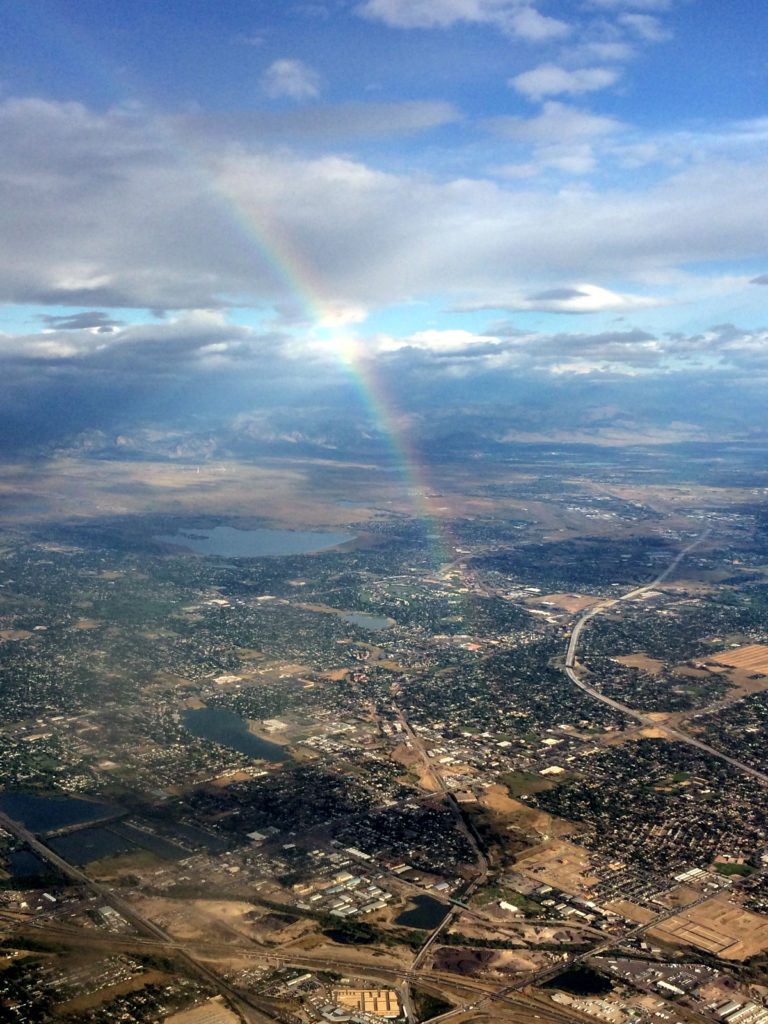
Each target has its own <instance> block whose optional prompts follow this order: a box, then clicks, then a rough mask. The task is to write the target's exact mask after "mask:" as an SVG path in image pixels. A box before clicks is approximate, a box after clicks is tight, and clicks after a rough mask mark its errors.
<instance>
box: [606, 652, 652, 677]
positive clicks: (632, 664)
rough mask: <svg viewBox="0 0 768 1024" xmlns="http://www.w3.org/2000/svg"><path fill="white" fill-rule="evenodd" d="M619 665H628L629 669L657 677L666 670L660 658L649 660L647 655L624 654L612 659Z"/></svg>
mask: <svg viewBox="0 0 768 1024" xmlns="http://www.w3.org/2000/svg"><path fill="white" fill-rule="evenodd" d="M611 661H617V662H618V663H619V665H626V666H627V668H639V669H641V670H642V671H643V672H647V673H648V675H651V676H657V675H658V674H659V673H660V672H661V670H662V669H663V668H664V662H663V661H659V659H658V658H649V657H648V655H647V654H622V655H620V656H619V657H617V658H611Z"/></svg>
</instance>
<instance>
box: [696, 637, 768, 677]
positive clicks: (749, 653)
mask: <svg viewBox="0 0 768 1024" xmlns="http://www.w3.org/2000/svg"><path fill="white" fill-rule="evenodd" d="M708 660H709V661H712V662H714V663H715V664H716V665H727V666H728V667H729V668H743V669H746V670H747V671H748V672H760V673H765V674H768V644H748V645H747V646H746V647H736V648H733V649H731V650H727V651H719V652H718V653H717V654H714V655H711V656H710V658H709V659H708Z"/></svg>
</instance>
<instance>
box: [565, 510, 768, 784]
mask: <svg viewBox="0 0 768 1024" xmlns="http://www.w3.org/2000/svg"><path fill="white" fill-rule="evenodd" d="M710 532H711V531H709V530H707V531H705V532H704V533H703V534H701V536H699V537H697V538H696V539H695V540H694V541H691V543H690V544H689V545H688V546H687V547H685V548H683V550H682V551H680V552H679V553H678V554H677V555H676V557H675V558H674V560H673V561H672V562H670V564H669V565H668V566H667V568H666V569H665V570H664V571H663V572H661V573H659V575H658V576H657V577H656V578H655V579H653V580H651V582H650V583H645V584H644V585H643V586H641V587H635V588H634V589H633V590H630V591H629V592H628V593H626V594H622V595H621V596H620V597H614V598H609V599H608V600H605V601H600V602H599V604H596V605H594V607H592V608H590V609H589V611H587V612H585V613H584V614H583V615H582V616H580V618H579V619H577V620H576V622H575V623H574V626H573V629H572V631H571V636H570V639H569V641H568V649H567V651H566V654H565V663H564V665H563V671H564V672H565V674H566V675H567V676H568V678H569V679H570V680H571V682H572V683H573V684H574V685H575V686H578V688H579V689H580V690H582V691H583V692H584V693H586V694H588V695H589V696H590V697H592V698H593V699H594V700H599V701H600V702H601V703H603V704H606V705H607V706H608V707H610V708H613V709H614V711H618V712H620V713H621V714H623V715H626V716H627V717H628V718H631V719H634V721H636V722H638V723H639V724H640V725H645V726H648V727H650V728H653V729H658V730H659V731H660V732H663V733H664V734H665V735H666V736H667V737H668V738H669V739H671V740H676V741H677V742H678V743H686V744H688V746H689V747H696V749H697V750H701V751H702V752H703V753H705V754H709V755H710V756H712V757H717V758H719V759H720V760H721V761H725V762H726V763H727V764H729V765H731V767H733V768H736V769H737V770H738V771H740V772H743V773H744V774H745V775H751V776H752V778H753V779H757V781H758V782H760V783H761V784H762V785H763V786H768V774H766V773H765V772H761V771H759V770H758V769H757V768H753V767H752V766H751V765H748V764H745V763H744V762H743V761H739V760H738V759H737V758H735V757H730V756H729V755H728V754H724V753H723V752H722V751H721V750H716V749H715V748H714V747H710V746H709V744H708V743H704V742H703V741H702V740H699V739H697V738H696V737H695V736H691V735H690V734H689V733H686V732H683V731H682V730H681V729H675V728H674V727H672V726H669V725H664V724H663V723H662V722H659V721H658V720H657V719H656V718H653V717H652V716H651V715H648V714H645V713H643V712H642V711H637V710H636V709H635V708H631V707H628V706H627V705H626V704H622V703H621V702H620V701H617V700H614V699H613V698H612V697H608V696H607V695H606V694H604V693H601V692H600V690H598V689H596V688H595V687H594V686H590V684H589V683H587V682H586V681H585V680H584V679H583V678H582V677H581V676H580V675H579V673H578V672H577V661H576V654H577V651H578V646H579V640H580V639H581V634H582V633H583V632H584V629H585V627H586V626H587V625H588V624H589V622H591V620H592V619H594V618H595V617H596V616H598V615H600V614H601V613H602V612H605V611H607V610H608V609H609V608H613V607H614V606H615V605H617V604H620V603H621V602H622V601H632V600H634V599H635V598H637V597H642V595H643V594H646V593H647V592H648V591H649V590H654V589H655V588H656V587H658V585H659V584H660V583H663V582H664V580H665V579H667V577H668V576H669V575H670V574H671V573H673V572H674V570H675V569H676V568H677V567H678V565H679V564H680V563H681V562H682V560H683V559H684V558H685V557H686V555H687V554H688V553H689V552H690V551H693V549H694V548H695V547H697V546H698V545H699V544H701V543H702V542H703V541H704V540H705V539H706V538H707V537H708V536H709V534H710ZM703 710H706V709H705V708H702V709H699V711H700V712H701V711H703Z"/></svg>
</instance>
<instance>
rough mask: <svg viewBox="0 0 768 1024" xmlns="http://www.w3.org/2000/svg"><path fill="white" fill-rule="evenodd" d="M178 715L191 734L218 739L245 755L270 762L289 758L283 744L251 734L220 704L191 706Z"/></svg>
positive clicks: (217, 740) (236, 716)
mask: <svg viewBox="0 0 768 1024" xmlns="http://www.w3.org/2000/svg"><path fill="white" fill-rule="evenodd" d="M181 718H182V721H183V722H184V725H185V726H186V727H187V729H189V731H190V732H191V733H192V735H193V736H198V737H199V738H200V739H203V740H212V741H213V742H214V743H220V744H221V746H222V747H229V749H230V750H237V751H239V752H240V753H241V754H245V755H246V756H247V757H253V758H255V759H256V760H259V761H273V762H277V761H288V760H289V759H290V756H291V755H290V754H289V753H288V751H287V750H286V748H285V747H281V746H280V744H279V743H270V742H269V740H263V739H261V738H260V737H259V736H254V735H253V733H250V732H248V726H247V725H246V724H245V722H244V721H243V720H242V718H240V717H239V716H238V715H235V714H233V712H231V711H226V710H225V709H224V708H193V709H190V710H187V711H184V712H182V716H181Z"/></svg>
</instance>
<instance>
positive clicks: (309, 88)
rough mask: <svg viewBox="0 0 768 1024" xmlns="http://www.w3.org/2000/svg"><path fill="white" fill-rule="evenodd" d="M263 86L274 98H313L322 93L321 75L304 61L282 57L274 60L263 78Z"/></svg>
mask: <svg viewBox="0 0 768 1024" xmlns="http://www.w3.org/2000/svg"><path fill="white" fill-rule="evenodd" d="M261 84H262V88H263V89H264V92H265V93H266V94H267V95H268V96H272V97H273V98H274V99H278V98H282V97H286V98H288V99H292V100H306V99H313V98H314V97H315V96H319V95H320V76H319V75H318V73H317V72H316V71H314V70H313V69H312V68H310V67H308V66H307V65H306V64H305V63H304V62H303V61H300V60H294V59H292V58H287V57H285V58H282V59H281V60H276V61H273V62H272V63H271V64H270V65H269V67H268V68H267V70H266V71H265V72H264V74H263V76H262V79H261Z"/></svg>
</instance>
